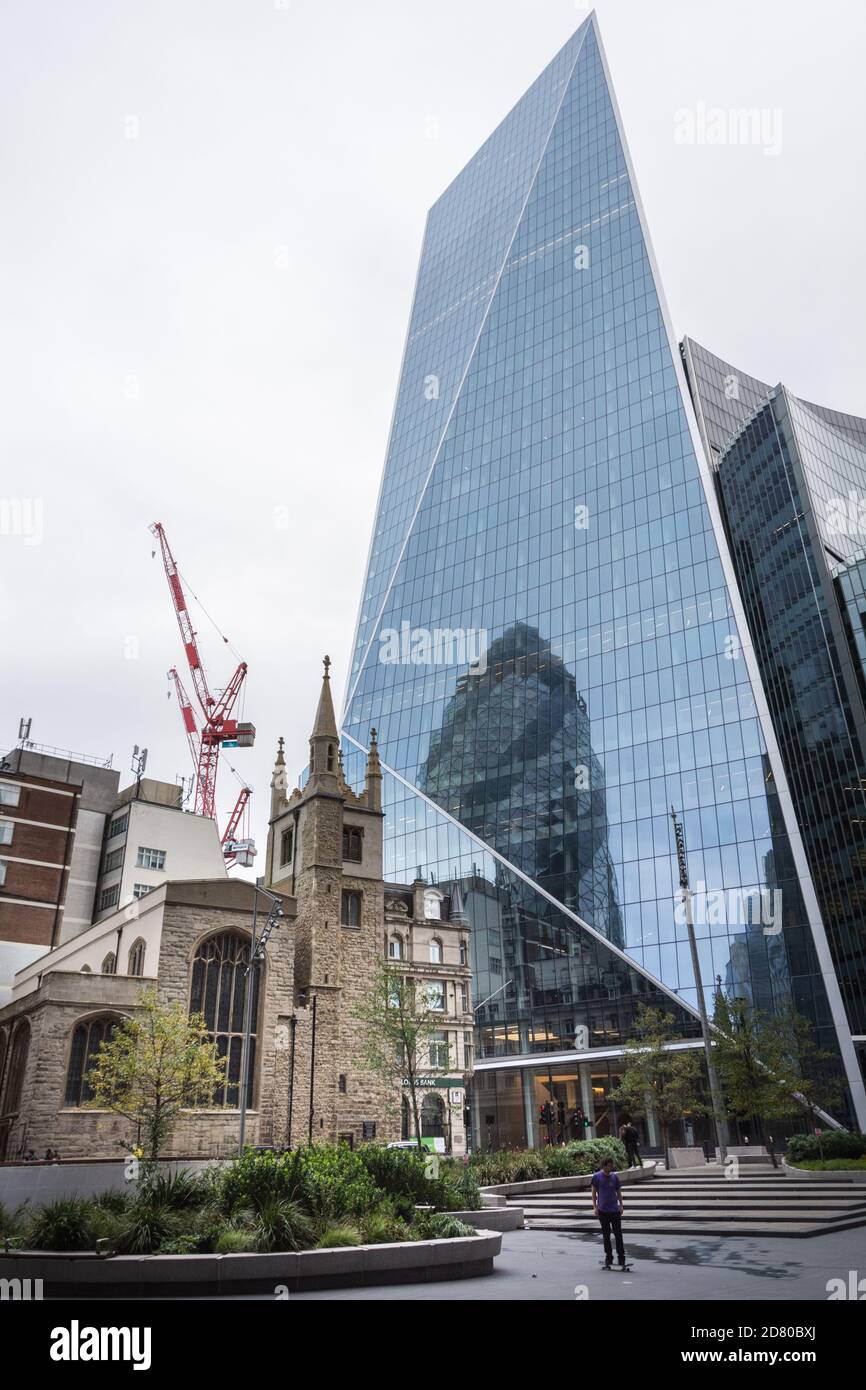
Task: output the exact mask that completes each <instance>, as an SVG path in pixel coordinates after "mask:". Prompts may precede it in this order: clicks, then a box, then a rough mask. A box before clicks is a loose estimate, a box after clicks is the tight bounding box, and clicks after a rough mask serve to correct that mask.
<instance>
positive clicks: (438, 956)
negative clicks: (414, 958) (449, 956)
mask: <svg viewBox="0 0 866 1390" xmlns="http://www.w3.org/2000/svg"><path fill="white" fill-rule="evenodd" d="M430 963H431V965H441V964H442V942H441V941H440V940H439V938H438V937H436V936H434V938H433V940H432V941H431V942H430Z"/></svg>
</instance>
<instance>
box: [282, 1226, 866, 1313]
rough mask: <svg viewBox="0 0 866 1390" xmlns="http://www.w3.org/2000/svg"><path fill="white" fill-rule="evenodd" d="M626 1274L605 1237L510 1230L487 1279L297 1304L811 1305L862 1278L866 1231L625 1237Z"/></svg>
mask: <svg viewBox="0 0 866 1390" xmlns="http://www.w3.org/2000/svg"><path fill="white" fill-rule="evenodd" d="M625 1238H626V1251H627V1253H628V1255H629V1258H630V1259H631V1260H633V1261H634V1269H633V1271H632V1273H631V1274H619V1273H617V1272H616V1271H611V1272H610V1273H606V1272H605V1271H604V1270H603V1269H601V1268H600V1267H599V1261H600V1259H601V1255H602V1248H601V1238H600V1237H592V1236H587V1235H584V1234H576V1233H572V1232H561V1231H533V1230H526V1231H510V1232H507V1233H506V1234H505V1235H504V1236H503V1238H502V1254H501V1255H500V1256H499V1258H498V1259H497V1260H496V1267H495V1271H494V1273H493V1274H491V1275H488V1276H486V1277H485V1278H482V1279H464V1280H458V1281H456V1282H452V1283H448V1282H446V1283H440V1284H405V1285H397V1286H394V1285H391V1286H389V1287H388V1288H369V1289H330V1290H327V1291H322V1292H313V1293H300V1294H293V1295H292V1302H294V1301H296V1300H298V1299H374V1300H379V1299H387V1300H388V1301H389V1302H390V1301H394V1300H401V1299H402V1300H407V1299H408V1300H416V1299H424V1300H427V1299H447V1300H451V1299H453V1300H456V1301H459V1302H467V1301H478V1302H483V1301H487V1300H500V1299H505V1300H507V1299H518V1300H524V1299H568V1300H573V1299H574V1298H575V1296H576V1295H575V1287H576V1286H579V1285H583V1286H585V1288H586V1290H587V1295H584V1296H588V1297H589V1299H590V1300H592V1299H596V1300H604V1301H607V1300H621V1301H628V1300H629V1299H657V1300H659V1301H661V1302H674V1301H677V1300H683V1301H687V1300H692V1299H697V1300H707V1301H710V1302H711V1301H714V1300H720V1301H723V1300H726V1299H756V1300H763V1299H778V1300H780V1301H785V1300H788V1299H807V1300H810V1299H811V1300H817V1301H820V1302H825V1301H826V1300H827V1281H828V1279H832V1278H843V1279H845V1280H846V1281H847V1280H848V1277H849V1271H851V1270H859V1272H860V1277H863V1276H864V1275H866V1230H864V1229H863V1228H861V1229H858V1230H851V1231H837V1232H833V1233H831V1234H829V1235H823V1236H815V1237H812V1238H811V1239H808V1240H803V1239H796V1238H787V1239H785V1238H775V1237H760V1238H759V1237H749V1236H735V1237H717V1238H714V1237H701V1236H694V1237H689V1236H664V1235H658V1236H647V1235H642V1236H641V1237H640V1239H639V1240H635V1241H631V1240H630V1239H629V1234H628V1225H627V1223H626V1226H625Z"/></svg>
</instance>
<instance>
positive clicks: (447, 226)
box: [343, 16, 866, 1143]
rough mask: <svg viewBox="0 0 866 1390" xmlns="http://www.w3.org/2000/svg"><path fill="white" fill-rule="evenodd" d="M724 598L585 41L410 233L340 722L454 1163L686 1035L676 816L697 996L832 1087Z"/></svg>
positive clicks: (699, 466) (725, 579) (737, 632)
mask: <svg viewBox="0 0 866 1390" xmlns="http://www.w3.org/2000/svg"><path fill="white" fill-rule="evenodd" d="M732 577H733V576H732V570H731V568H730V561H729V558H728V556H727V553H726V549H725V544H724V533H723V529H722V525H721V519H720V516H719V511H718V504H717V500H716V498H715V495H714V492H713V488H712V485H711V483H710V481H709V470H708V468H707V465H706V461H705V459H704V458H703V456H702V452H701V443H700V438H699V435H698V433H697V428H696V424H695V420H694V416H693V414H692V412H691V406H690V404H689V401H688V392H687V390H686V388H685V381H684V377H683V374H682V368H681V364H680V361H679V356H678V353H677V352H676V346H675V344H674V342H673V340H672V338H671V334H670V330H669V326H668V323H667V321H666V316H665V312H664V309H663V305H662V302H661V298H660V290H659V286H658V283H657V279H656V274H655V268H654V264H653V260H652V255H651V251H650V249H649V246H648V242H647V237H646V233H645V228H644V224H643V218H642V213H641V210H640V207H639V203H638V200H637V192H636V189H635V186H634V182H633V178H632V173H631V169H630V165H629V162H628V159H627V155H626V152H625V148H624V143H623V138H622V133H621V129H620V124H619V119H618V115H617V112H616V108H615V104H614V100H613V96H612V93H611V89H610V85H609V80H608V76H607V71H606V67H605V62H604V57H603V54H602V51H601V45H600V40H599V36H598V31H597V27H596V22H595V18H594V16H591V17H590V18H589V19H588V20H587V21H586V22H585V23H584V24H583V25H582V26H581V27H580V29H578V31H577V32H576V33H575V34H574V35H573V37H572V38H571V39H570V40H569V41H568V43H567V44H566V45H565V47H564V48H563V49H562V50H561V52H560V53H558V54H557V55H556V57H555V58H554V60H553V62H552V63H551V64H550V65H549V66H548V67H547V68H546V69H545V71H544V72H543V73H542V74H541V76H540V77H539V78H538V80H537V81H536V82H535V83H534V84H533V86H532V87H531V88H530V89H529V91H528V92H527V93H526V94H525V96H524V97H523V98H522V99H521V100H520V101H519V102H518V104H517V105H516V106H515V108H514V109H513V111H512V112H511V113H510V114H509V115H508V116H507V117H506V119H505V120H504V121H503V122H502V124H501V125H500V126H499V127H498V128H497V129H496V131H494V133H493V135H492V136H491V137H490V138H489V140H488V141H487V142H486V143H485V144H484V145H483V146H482V148H481V149H480V150H479V151H478V153H477V154H476V155H475V157H474V158H473V159H472V160H471V161H470V163H469V164H468V165H467V166H466V168H465V169H464V170H463V171H462V172H461V173H460V174H459V176H458V177H457V178H456V179H455V181H454V182H453V183H452V184H451V186H450V187H449V188H448V189H447V190H446V191H445V193H444V194H443V195H442V197H441V198H440V199H439V201H438V202H437V203H436V204H435V205H434V207H433V208H432V209H431V212H430V214H429V217H428V221H427V227H426V231H425V236H424V245H423V249H422V253H421V261H420V266H419V270H418V279H417V285H416V290H415V299H414V303H413V307H412V314H411V319H410V324H409V332H408V337H407V341H406V347H405V353H404V359H403V365H402V370H401V377H400V385H399V389H398V393H397V401H396V406H395V410H394V418H393V423H392V429H391V437H390V441H389V446H388V453H387V458H386V463H385V470H384V476H383V480H382V486H381V492H380V497H379V503H378V508H377V515H376V520H375V525H374V533H373V539H372V544H371V548H370V556H369V561H368V568H367V576H366V580H365V585H364V593H363V598H362V602H361V608H360V614H359V620H358V630H357V638H356V644H355V652H354V660H353V666H352V670H351V674H350V679H349V684H348V693H347V699H346V705H345V711H344V717H343V730H344V739H345V742H344V748H345V756H346V771H347V775H348V777H349V779H350V780H352V777H353V774H355V773H356V768H355V766H354V759H355V758H356V757H357V754H358V751H359V750H360V749H361V748H363V747H365V746H366V740H367V733H368V730H369V727H370V726H371V725H375V726H376V727H377V729H378V731H379V746H380V751H381V756H382V762H383V766H384V768H385V773H386V775H385V787H384V791H385V805H386V810H387V820H386V828H387V834H388V851H387V853H388V858H387V863H386V877H388V878H389V879H390V880H392V881H393V880H407V881H411V880H412V879H413V878H415V877H416V876H420V877H423V878H428V879H430V878H432V879H433V880H434V881H435V882H438V883H442V884H443V885H444V884H447V883H454V882H459V883H460V885H461V888H462V894H463V898H464V901H465V904H466V909H467V912H468V913H469V915H470V919H471V921H472V926H473V951H474V960H473V965H474V968H475V984H474V994H475V1000H476V1005H477V1012H476V1018H477V1021H478V1027H477V1037H476V1042H477V1054H476V1055H477V1059H478V1061H477V1072H478V1075H477V1080H476V1115H475V1128H476V1135H475V1137H476V1142H477V1141H481V1142H515V1143H519V1142H529V1143H533V1142H539V1139H540V1138H543V1136H541V1135H540V1133H539V1128H538V1102H542V1103H543V1102H545V1101H547V1100H549V1099H552V1100H554V1101H555V1102H556V1103H557V1104H556V1108H555V1113H556V1116H557V1121H556V1122H557V1124H559V1123H561V1126H562V1129H563V1131H564V1132H565V1133H566V1134H568V1133H572V1132H576V1126H577V1124H578V1122H579V1120H578V1116H580V1117H581V1119H582V1118H583V1117H585V1118H590V1119H592V1121H593V1123H594V1126H595V1128H594V1130H593V1131H592V1132H597V1133H604V1132H605V1131H606V1129H607V1128H609V1127H611V1126H612V1125H613V1124H614V1123H615V1120H616V1116H615V1111H614V1109H613V1107H612V1104H611V1103H610V1102H608V1100H607V1095H608V1092H609V1090H610V1088H611V1086H612V1085H613V1084H615V1080H616V1058H617V1056H618V1054H619V1052H620V1050H621V1047H622V1042H623V1039H624V1037H625V1036H626V1035H627V1030H628V1028H629V1026H630V1022H631V1019H632V1017H633V1014H634V1010H635V1007H636V1005H637V1003H639V1002H646V1003H651V1004H654V1005H656V1006H657V1007H661V1008H663V1009H664V1010H665V1011H666V1012H669V1013H670V1014H672V1015H673V1017H674V1021H675V1025H674V1026H675V1030H676V1032H677V1033H678V1034H679V1035H680V1036H681V1037H682V1038H683V1039H684V1040H689V1039H696V1038H697V1036H698V1032H699V1029H698V1024H697V1017H696V1003H697V998H696V992H695V984H694V977H693V973H692V967H691V962H690V957H689V948H688V944H687V939H686V934H685V926H684V924H683V922H682V921H681V920H680V918H681V913H680V912H679V911H678V910H677V898H676V895H675V886H676V881H677V880H676V870H675V859H674V845H673V841H672V835H671V823H670V817H669V809H670V807H671V806H674V807H676V808H677V810H678V811H679V812H681V813H682V815H683V818H684V822H685V829H686V838H687V845H688V854H689V868H690V874H691V879H692V883H693V886H694V887H695V889H696V890H697V893H698V896H697V900H696V908H697V917H698V925H697V931H698V937H699V947H700V955H701V968H702V974H703V982H704V986H705V989H706V991H707V992H708V993H709V991H710V990H711V989H712V988H713V985H714V982H715V980H716V979H717V978H721V980H722V982H723V984H724V985H725V986H726V987H727V988H729V989H731V990H732V991H733V992H735V993H737V994H739V995H746V996H747V997H749V998H751V999H752V1000H753V1001H754V1003H755V1004H756V1005H759V1006H761V1007H764V1008H772V1007H773V1006H774V1004H775V1003H777V1002H778V1003H781V1002H783V1001H787V1000H789V999H790V1000H792V1001H793V1002H794V1004H795V1005H796V1007H797V1008H798V1009H799V1010H800V1012H802V1013H804V1014H806V1015H808V1016H809V1017H810V1018H811V1019H812V1021H813V1023H814V1025H815V1028H816V1030H817V1031H818V1033H819V1035H820V1037H821V1038H822V1040H823V1041H824V1043H825V1044H826V1045H828V1046H830V1047H832V1048H834V1049H835V1050H836V1051H837V1053H838V1054H839V1056H840V1059H841V1060H842V1063H843V1064H844V1065H845V1067H846V1070H847V1072H848V1074H849V1080H850V1081H851V1083H852V1094H853V1092H854V1091H855V1090H856V1076H855V1073H856V1064H855V1062H854V1057H853V1049H852V1047H851V1043H850V1036H849V1034H848V1033H847V1030H846V1029H845V1024H844V1013H843V1011H842V1008H841V1003H840V999H839V991H838V985H837V983H836V979H835V975H834V972H833V968H832V962H831V961H830V958H829V954H828V951H827V946H826V941H825V938H824V931H823V925H822V921H821V917H820V913H819V910H818V907H817V903H816V900H815V896H814V891H813V889H812V885H811V882H810V880H809V875H808V870H807V867H806V861H805V857H804V854H803V849H802V845H801V844H800V841H799V838H798V837H797V831H796V822H795V820H794V817H793V815H792V814H791V806H790V802H789V800H788V795H787V787H786V785H785V783H784V769H783V766H782V764H781V761H780V760H779V758H778V754H777V750H776V748H775V744H774V743H773V740H772V726H771V724H770V721H769V719H768V717H767V710H766V703H765V701H764V697H763V693H762V691H761V688H760V684H759V681H758V680H757V667H756V666H755V662H754V657H753V654H752V651H751V647H750V644H749V636H748V628H747V626H746V624H745V621H744V619H743V615H742V613H741V612H739V611H738V608H737V604H736V601H735V600H734V599H733V598H732V595H733V593H734V587H733V583H732ZM768 740H769V742H768ZM761 890H763V894H764V896H763V899H762V898H761ZM762 903H763V908H762V907H761V904H762ZM855 1103H858V1104H859V1098H858V1097H856V1096H855ZM864 1119H866V1115H864ZM650 1137H651V1136H650Z"/></svg>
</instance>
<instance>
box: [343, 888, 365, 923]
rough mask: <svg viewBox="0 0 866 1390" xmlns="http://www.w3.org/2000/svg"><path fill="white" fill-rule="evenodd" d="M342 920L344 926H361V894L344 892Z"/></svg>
mask: <svg viewBox="0 0 866 1390" xmlns="http://www.w3.org/2000/svg"><path fill="white" fill-rule="evenodd" d="M340 921H341V922H342V924H343V926H344V927H360V925H361V894H360V893H350V892H344V893H343V897H342V906H341V915H340Z"/></svg>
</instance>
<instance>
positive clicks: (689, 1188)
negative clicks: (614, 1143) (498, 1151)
mask: <svg viewBox="0 0 866 1390" xmlns="http://www.w3.org/2000/svg"><path fill="white" fill-rule="evenodd" d="M623 1202H624V1206H625V1218H624V1227H625V1229H626V1230H627V1233H628V1235H629V1237H631V1238H632V1239H635V1238H637V1237H639V1236H640V1235H641V1234H642V1233H643V1234H646V1235H684V1236H691V1235H703V1236H737V1235H742V1236H817V1235H826V1234H827V1233H828V1232H830V1231H846V1230H850V1229H851V1228H853V1227H856V1226H866V1183H854V1182H851V1181H850V1180H849V1181H846V1180H845V1178H844V1176H843V1175H840V1178H839V1181H836V1180H835V1179H834V1180H833V1181H832V1182H810V1181H808V1180H807V1179H803V1180H801V1179H797V1178H790V1177H787V1176H786V1175H785V1174H784V1173H783V1172H782V1171H781V1170H780V1169H774V1168H770V1169H769V1170H767V1169H764V1168H758V1167H755V1168H749V1169H747V1170H746V1171H745V1172H744V1171H743V1170H742V1168H741V1170H740V1176H739V1177H737V1178H732V1179H729V1178H725V1176H724V1173H723V1170H722V1169H721V1168H720V1167H719V1166H718V1165H717V1164H707V1165H706V1167H705V1168H698V1169H684V1170H680V1171H671V1172H667V1173H666V1172H665V1171H664V1169H661V1170H659V1169H657V1170H656V1176H655V1177H652V1178H648V1179H647V1180H646V1181H643V1182H637V1183H634V1184H629V1186H627V1187H624V1188H623ZM509 1204H511V1205H515V1206H521V1207H523V1210H524V1213H525V1219H526V1225H527V1226H529V1227H531V1228H532V1229H533V1230H544V1231H570V1232H582V1231H587V1232H592V1233H593V1234H597V1233H598V1221H597V1219H596V1218H595V1217H594V1216H593V1214H592V1199H591V1196H590V1193H589V1192H588V1191H587V1190H586V1189H583V1190H582V1191H580V1190H578V1191H567V1190H566V1191H559V1192H543V1193H542V1192H536V1193H531V1194H527V1195H525V1196H521V1197H517V1196H513V1197H509Z"/></svg>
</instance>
